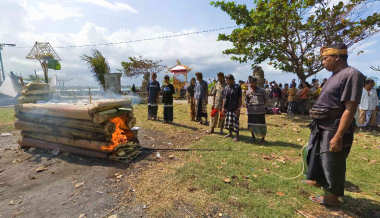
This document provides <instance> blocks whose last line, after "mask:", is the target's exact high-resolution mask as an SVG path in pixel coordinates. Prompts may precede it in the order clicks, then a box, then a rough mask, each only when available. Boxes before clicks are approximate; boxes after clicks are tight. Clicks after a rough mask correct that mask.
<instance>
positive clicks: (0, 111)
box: [0, 107, 15, 133]
mask: <svg viewBox="0 0 380 218" xmlns="http://www.w3.org/2000/svg"><path fill="white" fill-rule="evenodd" d="M14 119H15V117H14V109H13V107H12V108H0V133H1V132H7V131H12V130H14V127H13V122H14Z"/></svg>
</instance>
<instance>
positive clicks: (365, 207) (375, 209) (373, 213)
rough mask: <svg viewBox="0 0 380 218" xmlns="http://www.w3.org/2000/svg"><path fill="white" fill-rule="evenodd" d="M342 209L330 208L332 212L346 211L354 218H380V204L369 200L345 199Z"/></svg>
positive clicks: (346, 197)
mask: <svg viewBox="0 0 380 218" xmlns="http://www.w3.org/2000/svg"><path fill="white" fill-rule="evenodd" d="M344 202H345V203H344V204H343V205H342V207H341V208H328V210H330V211H339V210H340V211H344V212H345V213H347V214H349V215H351V216H353V217H380V202H378V201H374V200H371V199H367V198H352V197H350V196H345V197H344Z"/></svg>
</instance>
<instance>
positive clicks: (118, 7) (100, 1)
mask: <svg viewBox="0 0 380 218" xmlns="http://www.w3.org/2000/svg"><path fill="white" fill-rule="evenodd" d="M78 1H80V2H85V3H90V4H94V5H97V6H100V7H104V8H107V9H110V10H113V11H129V12H131V13H134V14H137V13H138V11H137V10H136V9H135V8H133V7H132V6H130V5H128V4H126V3H122V2H114V3H112V2H109V1H107V0H78Z"/></svg>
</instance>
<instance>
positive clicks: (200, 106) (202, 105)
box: [196, 99, 207, 120]
mask: <svg viewBox="0 0 380 218" xmlns="http://www.w3.org/2000/svg"><path fill="white" fill-rule="evenodd" d="M196 107H197V120H200V119H201V118H202V117H206V118H207V103H206V100H205V99H197V100H196Z"/></svg>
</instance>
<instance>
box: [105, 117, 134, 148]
mask: <svg viewBox="0 0 380 218" xmlns="http://www.w3.org/2000/svg"><path fill="white" fill-rule="evenodd" d="M110 122H112V123H114V124H115V131H114V132H113V133H112V139H111V141H112V143H111V144H110V145H108V146H102V147H101V149H102V150H103V151H113V150H114V149H115V148H116V147H117V146H118V145H120V144H125V143H127V142H128V139H130V138H133V137H134V135H133V132H132V131H130V130H129V128H128V126H127V125H126V118H125V117H115V118H112V119H111V120H110Z"/></svg>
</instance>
